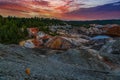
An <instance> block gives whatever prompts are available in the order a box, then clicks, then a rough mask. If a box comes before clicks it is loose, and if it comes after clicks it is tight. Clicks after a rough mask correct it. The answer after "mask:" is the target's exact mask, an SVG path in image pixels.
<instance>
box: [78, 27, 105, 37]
mask: <svg viewBox="0 0 120 80" xmlns="http://www.w3.org/2000/svg"><path fill="white" fill-rule="evenodd" d="M79 32H81V33H83V34H84V33H86V34H87V35H97V34H103V33H104V30H102V29H99V28H95V27H90V28H88V29H87V28H84V27H81V28H80V29H79Z"/></svg>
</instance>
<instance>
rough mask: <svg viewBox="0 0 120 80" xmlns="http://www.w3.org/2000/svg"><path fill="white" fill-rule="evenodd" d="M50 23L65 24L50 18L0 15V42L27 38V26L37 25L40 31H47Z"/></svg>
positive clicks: (15, 41)
mask: <svg viewBox="0 0 120 80" xmlns="http://www.w3.org/2000/svg"><path fill="white" fill-rule="evenodd" d="M52 25H65V23H64V21H61V20H58V19H50V18H38V17H34V18H17V17H11V16H8V17H2V16H0V43H4V44H11V43H12V44H17V43H18V42H19V41H21V40H24V39H26V38H27V35H28V33H27V28H29V27H37V28H39V29H40V30H41V31H44V32H46V33H49V27H48V26H52Z"/></svg>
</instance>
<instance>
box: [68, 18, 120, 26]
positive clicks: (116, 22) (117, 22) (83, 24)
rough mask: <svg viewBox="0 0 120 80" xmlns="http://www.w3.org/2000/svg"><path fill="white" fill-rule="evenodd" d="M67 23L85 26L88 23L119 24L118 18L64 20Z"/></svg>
mask: <svg viewBox="0 0 120 80" xmlns="http://www.w3.org/2000/svg"><path fill="white" fill-rule="evenodd" d="M66 23H67V24H70V25H72V26H77V27H80V26H85V27H89V24H100V25H105V24H119V25H120V19H117V20H93V21H66Z"/></svg>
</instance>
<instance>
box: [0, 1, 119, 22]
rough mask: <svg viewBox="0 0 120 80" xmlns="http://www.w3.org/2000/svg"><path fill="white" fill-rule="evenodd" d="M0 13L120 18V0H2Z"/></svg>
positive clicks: (29, 15) (71, 17)
mask: <svg viewBox="0 0 120 80" xmlns="http://www.w3.org/2000/svg"><path fill="white" fill-rule="evenodd" d="M0 15H2V16H17V17H35V16H36V17H49V18H57V19H62V20H102V19H120V0H0Z"/></svg>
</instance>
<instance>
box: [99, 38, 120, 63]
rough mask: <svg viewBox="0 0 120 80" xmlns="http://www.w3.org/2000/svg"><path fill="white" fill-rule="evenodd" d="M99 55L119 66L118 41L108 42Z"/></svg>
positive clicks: (119, 49)
mask: <svg viewBox="0 0 120 80" xmlns="http://www.w3.org/2000/svg"><path fill="white" fill-rule="evenodd" d="M100 55H101V56H104V57H106V58H108V59H109V60H110V61H112V62H113V63H115V64H119V65H120V39H117V40H111V41H109V42H108V43H107V44H106V45H104V46H103V47H102V49H101V50H100Z"/></svg>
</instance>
